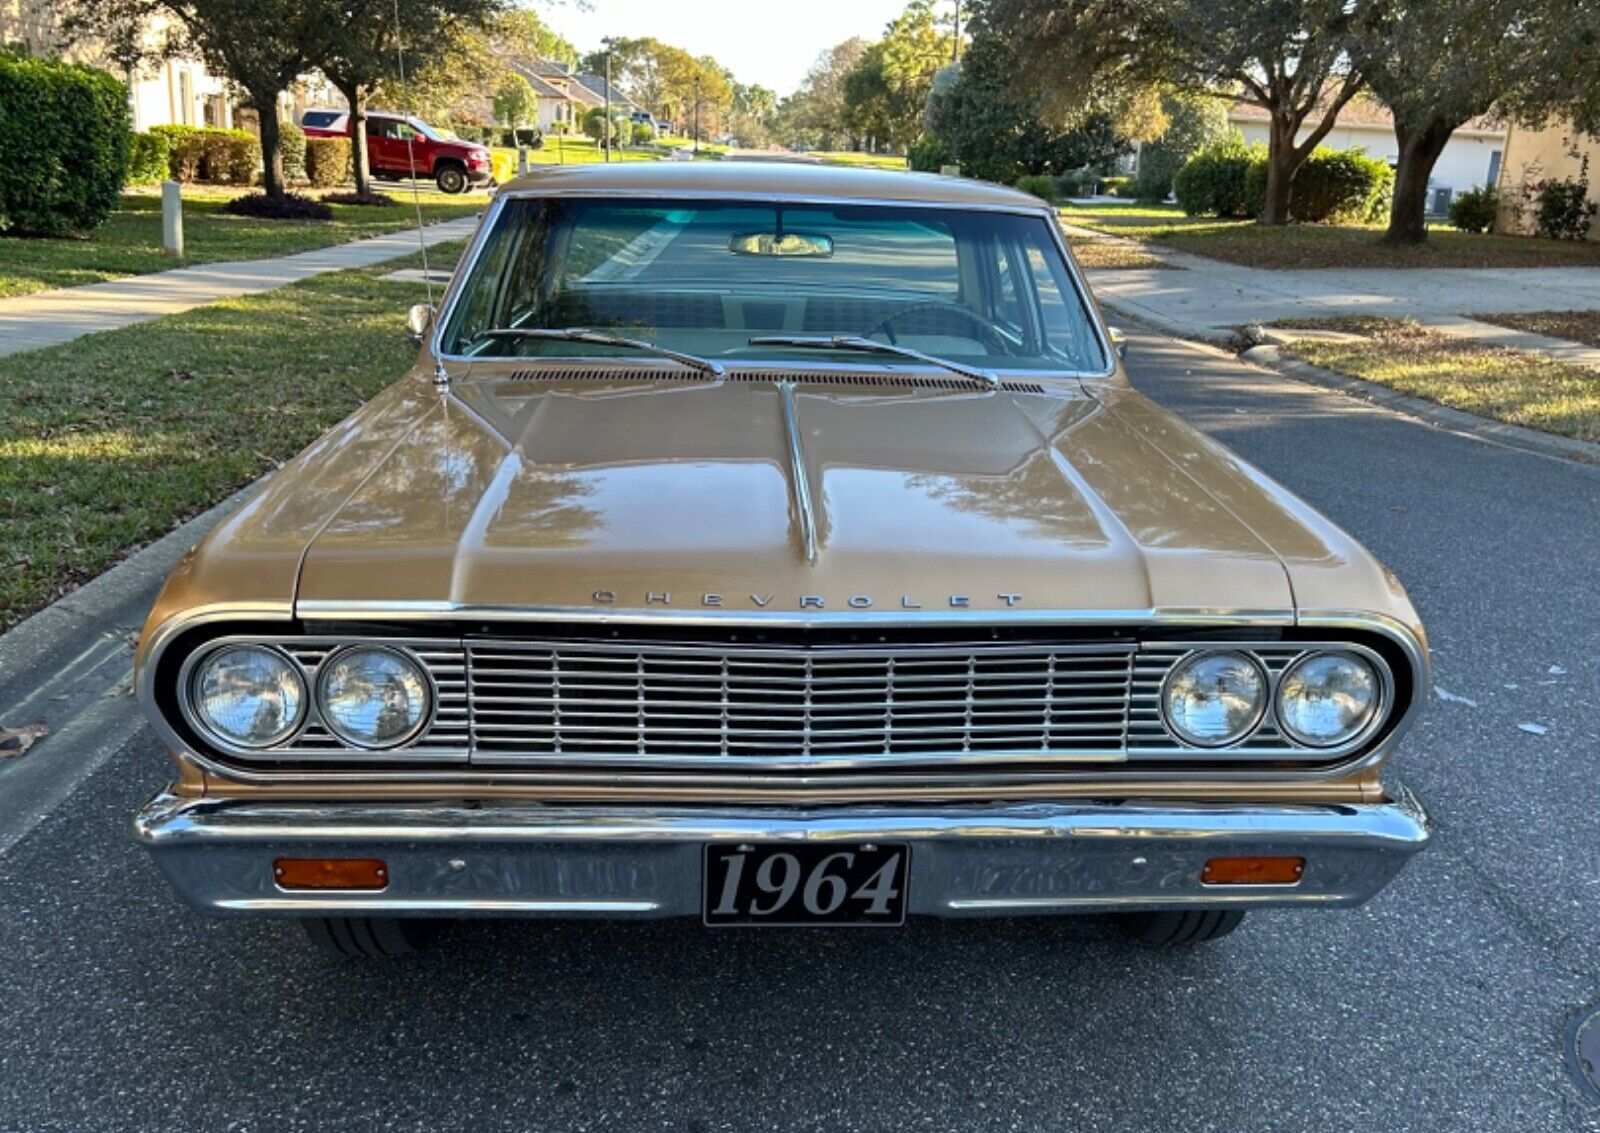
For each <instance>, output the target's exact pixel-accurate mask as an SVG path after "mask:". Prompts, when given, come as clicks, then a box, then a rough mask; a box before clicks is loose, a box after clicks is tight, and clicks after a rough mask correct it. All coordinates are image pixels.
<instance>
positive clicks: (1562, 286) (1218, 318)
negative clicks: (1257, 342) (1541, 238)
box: [1069, 230, 1600, 366]
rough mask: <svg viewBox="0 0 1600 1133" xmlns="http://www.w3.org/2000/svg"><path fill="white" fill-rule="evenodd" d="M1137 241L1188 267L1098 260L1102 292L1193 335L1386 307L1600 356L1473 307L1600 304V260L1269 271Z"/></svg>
mask: <svg viewBox="0 0 1600 1133" xmlns="http://www.w3.org/2000/svg"><path fill="white" fill-rule="evenodd" d="M1069 231H1070V230H1069ZM1111 239H1117V238H1116V237H1112V238H1111ZM1135 243H1137V242H1135ZM1137 246H1138V247H1140V248H1144V249H1145V250H1146V251H1149V252H1151V253H1152V254H1154V255H1156V256H1158V257H1160V258H1161V259H1162V260H1164V261H1165V262H1167V263H1169V264H1171V265H1173V266H1174V267H1180V268H1183V269H1185V270H1183V271H1171V270H1163V269H1161V268H1135V269H1121V268H1100V269H1094V270H1090V271H1087V272H1085V274H1086V275H1087V276H1088V278H1089V282H1090V285H1091V286H1092V287H1093V288H1094V292H1095V295H1096V296H1097V297H1098V298H1099V299H1100V301H1101V302H1102V303H1104V304H1106V305H1107V306H1108V307H1112V308H1114V309H1116V310H1119V311H1122V312H1124V313H1126V314H1127V315H1130V316H1132V317H1135V318H1139V319H1142V320H1144V321H1146V322H1149V323H1151V324H1153V325H1155V326H1159V327H1162V328H1164V329H1167V330H1170V331H1172V332H1174V333H1177V334H1182V335H1186V336H1188V337H1194V338H1203V339H1212V338H1218V337H1221V336H1222V335H1224V334H1226V332H1227V331H1229V330H1231V329H1232V328H1235V327H1242V326H1249V325H1252V324H1259V323H1270V322H1275V321H1278V320H1281V319H1293V318H1326V317H1329V316H1334V315H1378V316H1383V317H1386V318H1413V319H1416V320H1418V321H1419V322H1424V323H1427V324H1429V325H1430V326H1434V327H1436V328H1437V329H1439V330H1440V331H1442V332H1444V333H1446V334H1452V335H1455V336H1457V337H1460V338H1468V339H1472V340H1474V341H1478V342H1490V343H1494V344H1495V345H1499V346H1507V347H1511V348H1513V349H1519V350H1534V351H1538V352H1541V353H1545V354H1549V355H1551V356H1552V357H1557V358H1560V359H1561V360H1563V361H1569V362H1576V363H1579V364H1583V365H1591V366H1600V350H1595V349H1594V348H1592V347H1588V346H1583V345H1581V344H1579V343H1572V342H1566V341H1565V340H1562V339H1555V338H1548V337H1546V336H1543V335H1532V334H1525V333H1522V332H1520V331H1515V330H1510V329H1508V328H1505V327H1497V326H1493V325H1491V324H1489V323H1485V322H1481V321H1478V320H1475V319H1472V318H1470V317H1469V316H1471V315H1474V314H1491V313H1511V312H1528V311H1574V310H1600V268H1590V267H1573V268H1500V269H1495V268H1408V269H1403V270H1401V269H1396V270H1393V271H1386V270H1382V269H1367V268H1361V269H1343V268H1319V269H1315V270H1304V271H1268V270H1265V269H1262V268H1248V267H1242V266H1240V265H1237V264H1229V263H1223V262H1222V261H1220V260H1212V259H1207V258H1206V257H1203V256H1194V255H1188V254H1186V253H1182V252H1174V251H1172V250H1170V249H1167V248H1161V247H1151V246H1149V245H1145V244H1137Z"/></svg>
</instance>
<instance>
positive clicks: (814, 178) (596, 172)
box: [500, 159, 1046, 209]
mask: <svg viewBox="0 0 1600 1133" xmlns="http://www.w3.org/2000/svg"><path fill="white" fill-rule="evenodd" d="M588 192H593V193H606V194H609V193H631V194H638V195H639V196H652V195H658V196H694V195H697V194H709V195H714V196H723V195H741V196H742V195H748V196H752V197H772V196H777V197H801V198H812V199H822V200H837V199H846V200H863V201H908V202H916V203H925V204H950V205H969V206H971V205H978V206H987V207H990V208H1008V209H1042V208H1045V207H1046V205H1045V203H1044V202H1043V201H1041V200H1040V199H1039V198H1038V197H1035V196H1032V195H1031V194H1028V193H1022V192H1018V191H1017V190H1016V189H1008V188H1006V187H1005V186H1003V185H995V184H992V183H990V182H988V181H975V180H972V179H970V178H966V177H945V176H941V175H936V174H932V173H902V172H898V171H895V170H891V169H850V168H843V167H840V166H832V165H820V164H812V163H808V162H794V161H740V160H736V159H730V160H723V161H692V162H691V161H629V162H616V163H614V164H606V163H604V162H593V163H586V164H582V165H545V166H540V167H539V169H538V170H536V171H535V172H532V173H528V174H525V175H523V176H521V177H518V178H516V179H515V180H513V181H511V182H509V183H507V184H506V185H505V186H504V187H503V188H502V189H501V190H500V194H501V195H502V196H507V195H510V196H544V195H548V194H555V193H559V194H563V195H567V194H582V193H588Z"/></svg>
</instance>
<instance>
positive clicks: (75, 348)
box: [0, 243, 461, 629]
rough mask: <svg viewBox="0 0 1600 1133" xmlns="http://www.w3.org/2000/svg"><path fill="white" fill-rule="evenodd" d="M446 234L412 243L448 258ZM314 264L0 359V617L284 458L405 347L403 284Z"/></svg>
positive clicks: (409, 298)
mask: <svg viewBox="0 0 1600 1133" xmlns="http://www.w3.org/2000/svg"><path fill="white" fill-rule="evenodd" d="M460 252H461V245H460V244H459V243H455V244H445V245H440V246H439V247H437V248H435V249H433V250H432V251H431V252H430V262H431V263H432V264H433V265H434V266H436V267H437V266H439V265H440V264H441V263H443V264H445V265H449V264H451V263H453V262H454V260H455V258H456V257H457V256H459V255H460ZM420 265H421V257H420V256H415V257H411V258H409V259H402V260H394V261H390V262H389V263H385V264H381V265H378V266H376V267H372V268H364V269H361V270H358V271H347V272H339V273H335V274H331V275H324V276H318V277H316V278H314V279H309V280H306V281H304V282H302V283H297V284H294V285H292V286H290V287H284V288H279V289H278V290H276V291H269V292H265V293H263V294H260V295H254V296H251V297H249V298H244V299H234V300H228V301H225V302H221V303H213V304H211V305H209V306H205V307H197V308H195V309H194V310H192V311H188V312H185V313H184V314H181V315H173V316H170V317H168V318H163V319H156V320H154V321H152V322H148V323H143V324H140V325H139V326H133V327H127V328H125V329H122V330H116V331H108V332H106V333H104V334H96V335H90V336H89V337H87V338H81V339H79V340H77V341H76V342H71V343H68V344H66V345H64V346H58V347H53V348H51V349H48V350H37V351H32V352H29V353H24V354H16V355H12V356H11V357H9V358H0V402H3V403H4V404H5V406H6V412H5V414H4V415H3V416H0V565H3V566H4V570H3V571H0V629H4V628H6V627H9V626H10V625H12V624H14V623H15V622H17V621H18V620H20V619H21V618H23V617H25V616H26V615H27V614H29V613H31V612H33V611H34V610H37V609H39V608H40V607H42V606H44V605H46V604H47V603H49V602H52V601H54V600H55V599H56V598H58V597H60V596H61V595H62V594H63V593H65V592H67V591H68V590H71V589H72V588H73V587H75V586H77V585H79V584H80V583H82V582H84V581H86V580H88V579H90V578H92V577H94V576H95V575H97V574H99V573H100V572H101V571H104V570H105V569H106V568H107V567H109V566H111V565H112V564H113V563H115V562H117V561H118V560H119V559H121V558H122V557H124V556H125V555H127V554H128V553H129V552H131V551H133V550H135V549H136V548H138V547H139V546H141V545H143V544H145V543H148V542H149V541H151V540H152V539H155V538H157V537H159V536H161V535H164V534H165V533H166V532H168V531H170V530H171V529H172V528H173V527H175V526H176V525H177V524H178V523H180V522H182V521H183V520H184V519H187V518H188V517H190V516H192V515H195V514H197V513H199V512H201V511H204V510H205V509H206V508H208V507H210V506H211V505H213V504H215V503H216V502H217V501H218V500H221V499H224V498H226V497H227V496H228V494H229V493H231V492H233V491H235V490H236V489H238V488H240V487H242V486H243V485H245V484H248V483H250V481H252V480H254V479H255V478H256V477H258V476H260V475H261V474H262V473H263V472H265V471H266V470H268V469H270V468H272V467H273V466H274V465H275V464H277V463H279V462H281V461H283V460H285V459H287V458H288V457H290V456H293V455H294V454H295V453H296V452H298V451H300V449H302V448H304V447H305V446H306V445H307V444H308V443H309V442H310V441H312V440H313V439H314V438H316V437H317V436H318V435H319V434H320V433H321V432H323V431H324V430H325V429H327V428H328V427H329V426H330V425H332V424H333V423H335V422H336V421H338V420H339V419H340V418H342V417H343V416H345V415H346V414H347V413H349V412H350V411H351V410H352V409H354V408H355V407H356V406H358V405H360V404H361V403H362V402H363V401H365V400H366V399H367V398H369V397H371V396H372V395H373V394H375V393H376V392H378V391H379V390H381V389H382V388H383V387H384V386H386V385H388V384H389V383H391V382H393V381H394V380H395V379H396V378H398V377H399V376H400V375H401V374H402V373H404V372H405V369H406V367H407V366H409V365H410V363H411V361H412V359H413V358H415V356H416V347H415V346H414V345H412V344H411V342H410V341H409V340H408V339H407V338H406V335H405V330H404V318H405V311H406V308H407V306H408V305H409V304H411V303H412V302H415V301H417V299H418V298H419V297H420V295H421V290H422V288H421V285H420V284H406V283H394V282H389V281H386V280H382V279H379V278H378V277H379V276H380V275H383V274H385V273H387V272H391V271H394V270H396V269H397V268H399V267H404V266H420Z"/></svg>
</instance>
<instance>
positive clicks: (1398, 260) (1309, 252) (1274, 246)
mask: <svg viewBox="0 0 1600 1133" xmlns="http://www.w3.org/2000/svg"><path fill="white" fill-rule="evenodd" d="M1060 215H1061V219H1062V220H1063V221H1065V222H1066V223H1068V224H1076V225H1079V226H1081V227H1084V228H1092V229H1094V230H1096V231H1099V232H1108V233H1112V234H1114V235H1118V236H1128V237H1131V238H1133V239H1135V240H1144V241H1148V242H1150V243H1153V244H1159V245H1162V246H1163V247H1168V248H1172V249H1175V250H1177V251H1180V252H1192V253H1193V254H1195V255H1199V256H1211V257H1212V258H1214V259H1219V260H1226V261H1227V262H1228V263H1234V264H1243V265H1244V266H1246V267H1256V268H1429V267H1431V268H1506V267H1566V266H1574V265H1600V244H1596V243H1592V242H1587V241H1575V242H1574V241H1564V240H1546V239H1543V238H1540V237H1536V236H1492V235H1480V234H1473V233H1469V232H1459V231H1457V230H1455V229H1453V228H1449V227H1446V226H1442V225H1441V226H1435V227H1433V228H1431V229H1430V230H1429V234H1428V241H1427V243H1426V244H1423V245H1421V246H1420V247H1408V248H1393V247H1389V246H1387V245H1385V244H1383V243H1382V242H1381V240H1380V238H1381V236H1382V235H1383V230H1382V228H1380V227H1365V226H1360V225H1332V224H1296V225H1290V226H1288V227H1284V228H1266V227H1263V226H1261V225H1258V224H1255V223H1253V222H1252V221H1248V220H1219V219H1217V218H1216V217H1204V216H1185V215H1184V214H1183V212H1182V210H1181V209H1178V208H1176V207H1173V206H1165V205H1158V206H1149V205H1135V204H1128V205H1121V204H1115V205H1113V204H1094V205H1070V206H1067V207H1065V208H1062V209H1061V210H1060Z"/></svg>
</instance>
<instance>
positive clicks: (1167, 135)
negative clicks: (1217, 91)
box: [1138, 94, 1228, 201]
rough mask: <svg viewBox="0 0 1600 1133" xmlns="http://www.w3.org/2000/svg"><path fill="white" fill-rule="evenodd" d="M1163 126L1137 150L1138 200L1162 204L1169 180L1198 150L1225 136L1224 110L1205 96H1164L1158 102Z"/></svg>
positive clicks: (1226, 111)
mask: <svg viewBox="0 0 1600 1133" xmlns="http://www.w3.org/2000/svg"><path fill="white" fill-rule="evenodd" d="M1161 116H1162V118H1164V119H1165V121H1166V125H1165V127H1164V128H1163V129H1162V131H1161V133H1160V134H1159V135H1158V136H1157V137H1156V138H1155V139H1154V140H1153V141H1151V142H1149V143H1147V144H1145V145H1143V146H1141V147H1140V148H1139V182H1138V192H1139V198H1140V199H1141V200H1147V201H1162V200H1166V197H1167V194H1168V193H1170V192H1171V191H1172V178H1173V176H1174V175H1175V174H1176V173H1177V172H1178V170H1179V169H1181V168H1182V167H1183V163H1184V162H1185V161H1187V160H1188V159H1189V155H1190V154H1192V153H1194V152H1195V151H1196V150H1198V149H1199V148H1200V147H1202V146H1205V145H1208V144H1210V143H1211V142H1215V141H1218V140H1220V139H1221V138H1223V137H1226V136H1227V133H1228V108H1227V105H1226V104H1225V103H1223V102H1222V100H1221V99H1217V98H1211V97H1210V96H1208V95H1189V94H1167V95H1165V96H1163V97H1162V99H1161Z"/></svg>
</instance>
